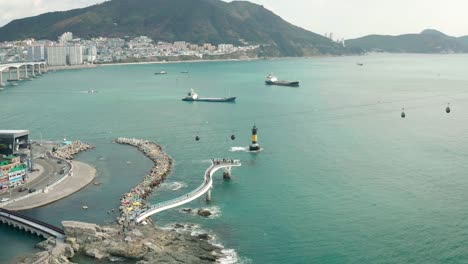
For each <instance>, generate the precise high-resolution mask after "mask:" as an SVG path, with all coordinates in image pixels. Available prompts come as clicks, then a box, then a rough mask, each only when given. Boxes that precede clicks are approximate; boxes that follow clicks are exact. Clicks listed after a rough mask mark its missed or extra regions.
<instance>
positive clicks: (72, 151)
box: [52, 141, 94, 160]
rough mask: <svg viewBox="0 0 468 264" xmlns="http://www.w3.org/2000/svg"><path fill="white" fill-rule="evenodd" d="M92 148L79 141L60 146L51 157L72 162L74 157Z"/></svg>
mask: <svg viewBox="0 0 468 264" xmlns="http://www.w3.org/2000/svg"><path fill="white" fill-rule="evenodd" d="M92 148H94V147H93V146H91V145H89V144H86V143H83V142H81V141H73V142H72V143H71V144H68V145H64V146H60V147H59V148H57V149H56V150H55V151H53V152H52V155H53V156H55V157H56V158H59V159H67V160H72V159H73V156H74V155H76V154H78V153H80V152H83V151H87V150H90V149H92Z"/></svg>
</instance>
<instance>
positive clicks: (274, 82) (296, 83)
mask: <svg viewBox="0 0 468 264" xmlns="http://www.w3.org/2000/svg"><path fill="white" fill-rule="evenodd" d="M265 84H267V85H280V86H294V87H297V86H299V81H280V80H278V78H277V77H276V76H274V75H273V74H270V75H268V77H267V79H266V80H265Z"/></svg>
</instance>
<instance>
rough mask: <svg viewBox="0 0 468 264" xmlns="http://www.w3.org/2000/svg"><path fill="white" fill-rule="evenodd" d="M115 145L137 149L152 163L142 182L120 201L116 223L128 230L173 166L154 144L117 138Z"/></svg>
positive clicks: (159, 147) (162, 151) (140, 140)
mask: <svg viewBox="0 0 468 264" xmlns="http://www.w3.org/2000/svg"><path fill="white" fill-rule="evenodd" d="M115 142H116V143H119V144H125V145H130V146H133V147H136V148H138V150H140V151H141V152H143V154H145V155H146V156H147V157H148V158H150V159H151V160H152V161H153V162H154V166H153V168H152V169H151V171H150V173H149V174H148V175H146V176H145V177H144V178H143V181H142V182H141V183H140V184H138V185H137V186H135V187H134V188H132V189H131V190H130V191H129V192H128V193H125V194H124V195H123V196H122V199H120V207H119V210H120V217H119V218H118V219H117V222H118V223H119V224H120V225H122V226H123V228H124V229H125V228H130V226H131V225H133V224H134V223H133V220H134V219H135V218H136V216H137V215H139V214H140V213H141V212H143V211H144V210H145V209H147V203H146V201H147V198H148V197H149V196H150V194H151V193H152V192H153V189H154V188H155V187H157V186H158V185H159V184H160V183H161V182H162V181H163V180H164V179H165V178H166V177H167V175H169V174H170V172H171V170H172V166H173V160H172V158H171V157H170V156H169V155H167V154H166V152H164V150H163V149H162V147H161V146H159V145H158V144H156V143H154V142H150V141H147V140H144V139H135V138H118V139H116V140H115Z"/></svg>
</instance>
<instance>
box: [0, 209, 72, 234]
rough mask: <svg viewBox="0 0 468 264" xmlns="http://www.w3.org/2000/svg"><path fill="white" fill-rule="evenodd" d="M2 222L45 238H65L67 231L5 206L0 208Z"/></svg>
mask: <svg viewBox="0 0 468 264" xmlns="http://www.w3.org/2000/svg"><path fill="white" fill-rule="evenodd" d="M0 222H2V223H4V224H8V225H11V226H13V227H16V228H18V229H22V230H25V231H27V232H30V233H32V234H36V235H38V236H43V237H44V238H49V237H54V238H57V239H64V237H65V232H63V230H62V229H61V228H58V227H56V226H53V225H51V224H48V223H45V222H42V221H40V220H37V219H34V218H32V217H29V216H26V215H22V214H20V213H18V212H13V211H10V210H6V209H3V208H0Z"/></svg>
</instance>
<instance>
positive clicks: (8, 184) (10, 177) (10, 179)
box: [0, 155, 27, 192]
mask: <svg viewBox="0 0 468 264" xmlns="http://www.w3.org/2000/svg"><path fill="white" fill-rule="evenodd" d="M26 168H27V167H26V164H24V163H22V162H21V159H20V157H18V156H14V155H10V156H5V157H4V158H3V159H1V160H0V192H6V191H7V190H8V189H11V188H15V187H17V186H19V185H22V184H23V183H25V181H26Z"/></svg>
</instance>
